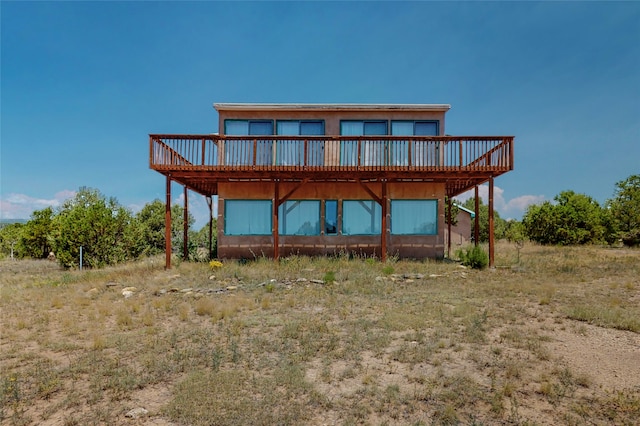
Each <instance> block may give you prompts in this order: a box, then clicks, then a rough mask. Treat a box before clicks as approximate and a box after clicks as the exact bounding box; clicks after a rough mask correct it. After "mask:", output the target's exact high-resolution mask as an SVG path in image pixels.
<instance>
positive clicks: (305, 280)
mask: <svg viewBox="0 0 640 426" xmlns="http://www.w3.org/2000/svg"><path fill="white" fill-rule="evenodd" d="M296 282H297V283H306V282H307V279H306V278H298V279H297V280H296Z"/></svg>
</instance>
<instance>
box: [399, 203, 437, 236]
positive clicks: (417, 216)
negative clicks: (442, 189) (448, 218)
mask: <svg viewBox="0 0 640 426" xmlns="http://www.w3.org/2000/svg"><path fill="white" fill-rule="evenodd" d="M391 233H392V234H394V235H437V234H438V201H437V200H392V201H391Z"/></svg>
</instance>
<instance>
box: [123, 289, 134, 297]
mask: <svg viewBox="0 0 640 426" xmlns="http://www.w3.org/2000/svg"><path fill="white" fill-rule="evenodd" d="M122 295H123V296H124V298H125V299H128V298H130V297H131V296H133V292H132V291H129V290H122Z"/></svg>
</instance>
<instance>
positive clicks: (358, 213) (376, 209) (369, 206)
mask: <svg viewBox="0 0 640 426" xmlns="http://www.w3.org/2000/svg"><path fill="white" fill-rule="evenodd" d="M381 223H382V208H381V207H380V204H378V203H376V202H375V201H372V200H365V201H363V200H345V201H343V202H342V233H343V234H344V235H379V234H380V228H381Z"/></svg>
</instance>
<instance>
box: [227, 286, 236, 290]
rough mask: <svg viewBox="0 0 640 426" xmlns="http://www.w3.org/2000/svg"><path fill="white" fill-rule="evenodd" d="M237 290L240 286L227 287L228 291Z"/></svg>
mask: <svg viewBox="0 0 640 426" xmlns="http://www.w3.org/2000/svg"><path fill="white" fill-rule="evenodd" d="M237 288H238V286H235V285H230V286H227V290H228V291H232V290H236V289H237Z"/></svg>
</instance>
